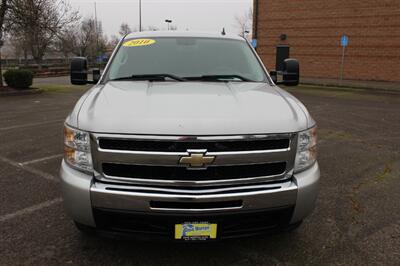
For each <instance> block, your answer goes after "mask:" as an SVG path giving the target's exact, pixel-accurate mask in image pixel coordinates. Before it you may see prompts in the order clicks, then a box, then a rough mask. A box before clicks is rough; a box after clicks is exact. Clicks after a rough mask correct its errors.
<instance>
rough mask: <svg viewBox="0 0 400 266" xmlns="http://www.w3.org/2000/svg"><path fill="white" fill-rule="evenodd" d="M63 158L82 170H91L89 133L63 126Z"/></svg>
mask: <svg viewBox="0 0 400 266" xmlns="http://www.w3.org/2000/svg"><path fill="white" fill-rule="evenodd" d="M64 160H65V161H66V162H67V163H68V164H69V165H71V166H72V167H74V168H76V169H77V170H81V171H84V172H90V173H91V172H93V163H92V155H91V153H90V136H89V133H87V132H84V131H81V130H77V129H74V128H71V127H68V126H66V125H65V126H64Z"/></svg>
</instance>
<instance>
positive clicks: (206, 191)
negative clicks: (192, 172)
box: [96, 180, 291, 195]
mask: <svg viewBox="0 0 400 266" xmlns="http://www.w3.org/2000/svg"><path fill="white" fill-rule="evenodd" d="M290 183H291V180H286V181H283V182H281V183H272V184H271V183H269V184H259V185H257V184H253V185H243V186H231V187H222V188H212V187H211V188H208V187H204V188H202V189H197V190H191V189H181V188H179V187H178V188H175V187H168V186H167V187H143V186H135V185H132V186H127V185H125V184H124V185H118V184H104V183H98V182H97V183H96V186H98V187H102V188H103V189H105V190H109V191H118V190H120V191H130V192H135V191H145V192H148V193H159V194H185V193H186V194H187V195H196V194H199V195H202V194H212V193H214V194H217V193H230V192H235V191H241V190H252V191H256V190H268V189H269V190H270V189H277V188H282V187H288V186H290Z"/></svg>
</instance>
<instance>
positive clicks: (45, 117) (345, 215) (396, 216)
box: [0, 81, 400, 266]
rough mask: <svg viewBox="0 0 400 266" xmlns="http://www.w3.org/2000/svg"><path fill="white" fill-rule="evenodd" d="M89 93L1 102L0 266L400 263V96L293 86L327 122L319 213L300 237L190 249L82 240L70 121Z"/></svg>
mask: <svg viewBox="0 0 400 266" xmlns="http://www.w3.org/2000/svg"><path fill="white" fill-rule="evenodd" d="M43 82H46V81H43ZM37 84H39V85H40V83H37ZM60 84H62V82H61V83H60ZM84 91H85V90H84V89H82V88H79V87H76V88H72V89H71V90H70V91H68V92H65V91H64V92H53V93H52V92H45V93H43V94H40V95H26V96H12V97H11V96H10V97H1V98H0V187H1V193H0V265H174V266H178V265H192V266H194V265H282V264H285V265H286V264H307V265H309V264H314V265H326V264H357V265H365V264H372V265H374V264H376V265H399V264H400V193H399V192H400V184H399V183H400V181H399V177H400V152H399V150H400V112H399V111H400V107H399V106H400V95H385V94H379V95H376V94H368V93H356V92H352V91H346V92H341V91H322V90H312V89H291V90H290V91H291V92H292V93H293V94H295V95H296V96H297V97H298V98H299V99H300V100H302V101H303V103H304V104H305V105H306V106H307V107H308V109H309V111H310V112H311V113H312V115H313V116H314V118H315V120H317V122H318V126H319V159H318V160H319V163H320V167H321V174H322V175H321V190H320V195H319V198H318V202H317V206H316V209H315V211H314V213H313V214H312V215H311V216H310V217H309V218H308V219H306V220H305V221H304V223H303V225H302V226H301V227H300V228H298V230H297V231H295V232H292V233H280V234H273V235H266V236H260V237H252V238H248V239H238V240H230V241H225V242H217V243H205V244H195V245H193V244H192V245H186V244H174V243H157V242H156V243H153V242H138V241H127V240H118V239H108V238H99V237H88V236H84V235H82V234H80V233H79V232H78V231H77V230H76V229H75V227H74V224H73V223H72V221H71V220H70V219H69V218H68V217H67V215H66V214H65V212H64V209H63V205H62V199H61V195H60V187H59V177H58V170H59V166H60V162H61V156H62V150H63V144H62V125H63V120H64V118H65V117H66V116H67V114H68V112H69V111H70V110H71V108H72V107H73V106H74V104H75V102H76V101H77V100H78V99H79V97H80V96H81V95H82V94H83V92H84Z"/></svg>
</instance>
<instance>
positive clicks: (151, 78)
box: [111, 74, 185, 81]
mask: <svg viewBox="0 0 400 266" xmlns="http://www.w3.org/2000/svg"><path fill="white" fill-rule="evenodd" d="M165 78H170V79H173V80H176V81H185V79H183V78H181V77H178V76H175V75H173V74H144V75H132V76H129V77H121V78H115V79H111V81H118V80H149V81H165Z"/></svg>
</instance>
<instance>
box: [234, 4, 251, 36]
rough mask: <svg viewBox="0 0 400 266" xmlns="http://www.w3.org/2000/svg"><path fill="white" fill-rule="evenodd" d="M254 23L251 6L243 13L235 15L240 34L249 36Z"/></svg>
mask: <svg viewBox="0 0 400 266" xmlns="http://www.w3.org/2000/svg"><path fill="white" fill-rule="evenodd" d="M252 25H253V9H252V8H250V9H249V10H248V11H247V12H245V13H244V14H243V15H240V16H239V15H236V16H235V27H236V28H238V30H239V35H240V36H242V37H244V38H247V33H250V32H251V29H252Z"/></svg>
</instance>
